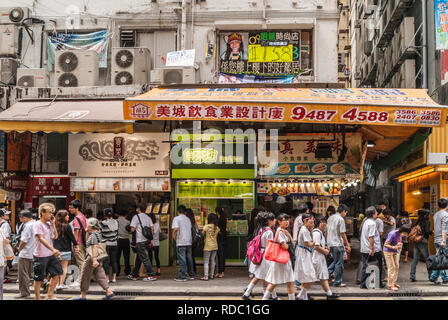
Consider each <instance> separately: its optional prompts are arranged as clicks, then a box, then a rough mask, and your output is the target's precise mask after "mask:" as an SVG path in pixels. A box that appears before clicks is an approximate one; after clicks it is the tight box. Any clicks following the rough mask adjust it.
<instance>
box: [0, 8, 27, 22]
mask: <svg viewBox="0 0 448 320" xmlns="http://www.w3.org/2000/svg"><path fill="white" fill-rule="evenodd" d="M30 16H31V11H30V9H29V8H25V7H0V24H9V23H17V24H20V23H22V21H23V20H24V19H26V18H29V17H30Z"/></svg>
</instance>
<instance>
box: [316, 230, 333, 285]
mask: <svg viewBox="0 0 448 320" xmlns="http://www.w3.org/2000/svg"><path fill="white" fill-rule="evenodd" d="M313 240H314V243H315V245H316V246H320V247H321V248H324V249H325V248H326V247H327V241H326V240H325V236H324V234H323V233H322V231H320V230H319V229H314V230H313ZM312 260H313V265H314V270H315V271H316V277H317V278H319V280H328V279H329V276H328V267H327V259H326V258H325V255H324V254H322V253H320V252H318V251H317V250H313V255H312Z"/></svg>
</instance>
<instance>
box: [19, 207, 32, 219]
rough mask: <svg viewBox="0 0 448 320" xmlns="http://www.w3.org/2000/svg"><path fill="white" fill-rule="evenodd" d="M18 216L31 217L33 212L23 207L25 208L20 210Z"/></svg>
mask: <svg viewBox="0 0 448 320" xmlns="http://www.w3.org/2000/svg"><path fill="white" fill-rule="evenodd" d="M20 217H21V218H32V217H33V213H32V212H31V211H30V210H28V209H25V210H22V211H20Z"/></svg>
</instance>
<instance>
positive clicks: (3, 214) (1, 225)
mask: <svg viewBox="0 0 448 320" xmlns="http://www.w3.org/2000/svg"><path fill="white" fill-rule="evenodd" d="M10 214H11V211H0V230H1V231H2V232H3V235H4V236H5V238H6V239H10V238H11V234H12V230H11V226H10V224H9V218H10Z"/></svg>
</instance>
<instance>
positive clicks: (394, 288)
mask: <svg viewBox="0 0 448 320" xmlns="http://www.w3.org/2000/svg"><path fill="white" fill-rule="evenodd" d="M388 289H389V290H390V291H398V288H397V287H388Z"/></svg>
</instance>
